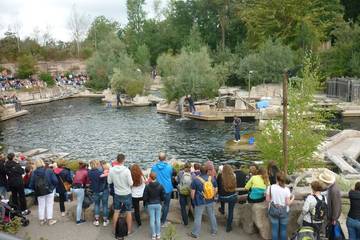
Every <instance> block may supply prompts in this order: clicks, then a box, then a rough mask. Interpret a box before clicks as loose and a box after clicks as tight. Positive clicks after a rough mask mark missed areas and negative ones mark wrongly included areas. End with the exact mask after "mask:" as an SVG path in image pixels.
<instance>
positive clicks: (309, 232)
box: [291, 227, 316, 240]
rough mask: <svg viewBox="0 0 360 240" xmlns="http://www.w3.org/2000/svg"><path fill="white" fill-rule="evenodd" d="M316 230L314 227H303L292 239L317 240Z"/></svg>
mask: <svg viewBox="0 0 360 240" xmlns="http://www.w3.org/2000/svg"><path fill="white" fill-rule="evenodd" d="M315 239H316V238H315V234H314V229H313V228H312V227H302V228H300V230H299V231H298V232H297V233H296V234H295V235H294V237H292V238H291V240H315Z"/></svg>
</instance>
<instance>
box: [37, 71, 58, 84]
mask: <svg viewBox="0 0 360 240" xmlns="http://www.w3.org/2000/svg"><path fill="white" fill-rule="evenodd" d="M39 78H40V80H43V81H44V82H46V84H47V86H54V85H55V81H54V79H53V77H52V76H51V74H50V73H47V72H42V73H40V76H39Z"/></svg>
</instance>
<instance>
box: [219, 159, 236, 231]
mask: <svg viewBox="0 0 360 240" xmlns="http://www.w3.org/2000/svg"><path fill="white" fill-rule="evenodd" d="M217 184H218V188H219V201H220V202H221V203H228V216H227V220H226V232H230V231H232V221H233V213H234V207H235V204H236V202H237V193H236V191H235V188H236V176H235V173H234V171H233V169H232V167H231V166H230V165H228V164H227V165H225V166H224V167H223V170H222V173H220V174H219V175H218V178H217ZM220 212H221V213H223V214H224V213H225V204H221V207H220Z"/></svg>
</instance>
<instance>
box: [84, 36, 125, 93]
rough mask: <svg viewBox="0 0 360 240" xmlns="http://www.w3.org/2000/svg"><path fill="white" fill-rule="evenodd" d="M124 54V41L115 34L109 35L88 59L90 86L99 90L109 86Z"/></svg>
mask: <svg viewBox="0 0 360 240" xmlns="http://www.w3.org/2000/svg"><path fill="white" fill-rule="evenodd" d="M124 55H126V47H125V45H124V43H123V42H122V41H120V39H118V37H117V36H116V35H115V34H110V35H108V40H107V41H103V42H101V43H100V44H99V47H98V50H97V51H96V52H95V53H94V54H93V56H92V57H91V58H89V59H88V61H87V64H86V70H87V72H88V74H89V76H90V81H89V82H88V86H89V87H91V88H94V89H99V90H101V89H105V88H107V87H109V83H110V79H111V78H112V75H113V71H114V68H115V67H117V66H118V65H119V63H120V60H121V58H122V57H123V56H124Z"/></svg>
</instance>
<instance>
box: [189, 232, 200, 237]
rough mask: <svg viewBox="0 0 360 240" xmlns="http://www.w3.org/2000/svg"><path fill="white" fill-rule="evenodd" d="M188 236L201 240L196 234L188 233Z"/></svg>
mask: <svg viewBox="0 0 360 240" xmlns="http://www.w3.org/2000/svg"><path fill="white" fill-rule="evenodd" d="M187 235H188V236H189V237H191V238H199V237H198V236H196V235H195V234H193V233H192V232H190V233H187Z"/></svg>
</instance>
